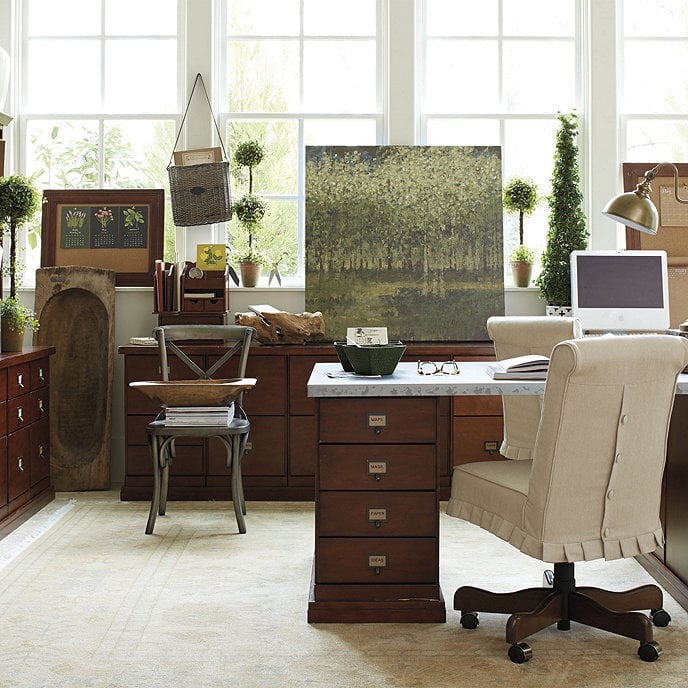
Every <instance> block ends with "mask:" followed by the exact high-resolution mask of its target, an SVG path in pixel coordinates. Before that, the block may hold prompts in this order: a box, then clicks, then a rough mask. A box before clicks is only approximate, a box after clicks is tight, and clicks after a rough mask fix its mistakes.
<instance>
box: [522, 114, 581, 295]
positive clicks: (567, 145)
mask: <svg viewBox="0 0 688 688" xmlns="http://www.w3.org/2000/svg"><path fill="white" fill-rule="evenodd" d="M558 120H559V129H558V130H557V135H556V147H555V153H554V171H553V173H552V193H551V194H550V195H549V196H548V197H547V203H548V205H549V209H550V213H549V228H548V230H547V244H546V247H545V251H544V252H543V254H542V272H541V273H540V275H539V276H538V278H537V279H536V280H535V284H536V286H537V287H538V288H539V289H540V296H541V297H542V298H543V299H545V300H546V301H547V303H548V304H549V305H557V306H570V305H571V263H570V260H571V258H570V257H571V251H581V250H584V249H585V248H587V245H588V236H589V233H588V231H587V229H586V218H585V213H584V212H583V194H582V192H581V190H580V172H579V168H578V146H577V144H576V137H577V135H578V120H577V117H576V115H575V114H573V113H572V114H569V115H563V114H559V116H558Z"/></svg>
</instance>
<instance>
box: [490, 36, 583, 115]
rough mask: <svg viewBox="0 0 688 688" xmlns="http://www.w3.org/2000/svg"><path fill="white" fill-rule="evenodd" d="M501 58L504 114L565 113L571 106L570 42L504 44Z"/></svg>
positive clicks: (573, 91)
mask: <svg viewBox="0 0 688 688" xmlns="http://www.w3.org/2000/svg"><path fill="white" fill-rule="evenodd" d="M503 59H504V107H505V109H506V110H507V111H508V112H557V111H561V112H569V111H571V110H572V109H573V108H574V107H575V102H576V100H575V98H576V95H575V80H574V78H573V75H574V74H575V65H574V56H573V44H572V43H569V42H568V41H566V42H559V41H556V42H555V41H505V42H504V58H503ZM564 75H569V78H565V77H564Z"/></svg>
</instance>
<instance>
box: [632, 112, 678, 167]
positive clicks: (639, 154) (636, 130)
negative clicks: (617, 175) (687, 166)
mask: <svg viewBox="0 0 688 688" xmlns="http://www.w3.org/2000/svg"><path fill="white" fill-rule="evenodd" d="M686 159H688V125H687V124H686V123H685V122H667V121H662V120H630V121H628V122H627V125H626V157H625V158H624V160H626V161H628V162H648V161H654V162H659V161H662V160H686Z"/></svg>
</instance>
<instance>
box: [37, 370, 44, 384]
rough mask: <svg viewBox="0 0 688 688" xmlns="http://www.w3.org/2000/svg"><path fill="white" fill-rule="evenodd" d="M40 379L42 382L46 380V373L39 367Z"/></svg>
mask: <svg viewBox="0 0 688 688" xmlns="http://www.w3.org/2000/svg"><path fill="white" fill-rule="evenodd" d="M38 379H39V380H40V381H41V382H45V373H44V372H43V368H39V369H38Z"/></svg>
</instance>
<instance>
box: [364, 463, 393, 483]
mask: <svg viewBox="0 0 688 688" xmlns="http://www.w3.org/2000/svg"><path fill="white" fill-rule="evenodd" d="M366 469H367V471H368V475H372V476H373V478H374V479H375V480H382V476H383V475H387V473H388V471H387V461H385V460H384V459H368V460H367V461H366Z"/></svg>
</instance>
